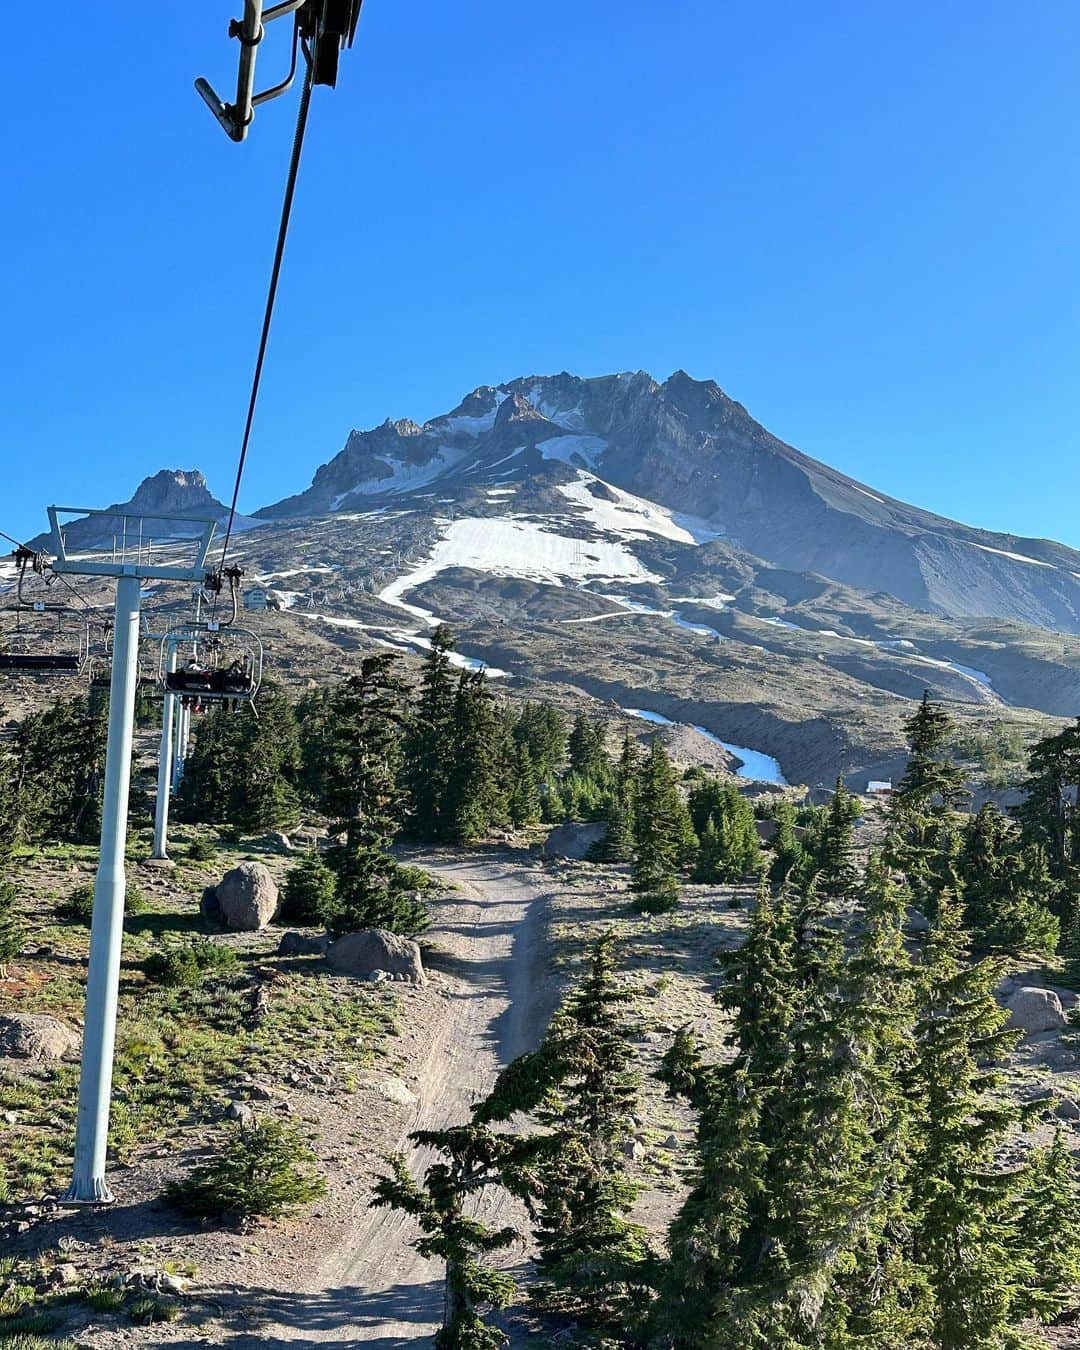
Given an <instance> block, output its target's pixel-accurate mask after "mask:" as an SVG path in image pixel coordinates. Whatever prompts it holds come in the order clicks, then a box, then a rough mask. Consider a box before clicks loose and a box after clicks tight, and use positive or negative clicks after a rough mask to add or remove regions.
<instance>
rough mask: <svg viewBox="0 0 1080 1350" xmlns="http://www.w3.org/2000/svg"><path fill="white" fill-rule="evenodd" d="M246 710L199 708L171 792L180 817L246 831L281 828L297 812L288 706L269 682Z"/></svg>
mask: <svg viewBox="0 0 1080 1350" xmlns="http://www.w3.org/2000/svg"><path fill="white" fill-rule="evenodd" d="M255 706H256V710H257V714H258V715H257V716H256V713H255V712H254V711H252V709H250V708H244V709H241V710H240V711H239V712H234V711H233V710H231V709H229V708H225V707H219V708H217V709H216V710H215V711H213V712H210V713H205V714H204V715H203V716H202V717H201V718H200V719H199V722H198V725H197V727H196V729H195V737H194V744H193V746H192V749H191V752H190V754H189V756H188V761H187V764H186V765H185V769H184V778H183V781H182V783H181V785H180V792H179V794H178V797H177V809H178V814H179V815H180V817H181V819H184V820H191V821H202V822H205V823H207V824H217V825H226V824H227V825H233V826H235V827H236V828H237V829H239V830H243V831H246V832H248V833H252V834H254V833H258V832H259V831H261V830H271V829H281V828H288V826H290V825H294V824H295V823H296V820H297V818H298V816H299V795H298V793H297V790H296V787H295V780H296V778H297V776H298V773H299V770H300V738H299V732H298V729H297V725H296V717H295V714H294V712H293V709H292V706H291V705H290V703H289V701H288V699H287V698H286V696H285V694H284V693H283V692H282V690H281V689H280V688H279V687H278V686H277V685H275V684H274V683H273V682H272V681H269V680H266V681H264V682H263V685H262V688H261V689H260V690H259V693H258V696H257V698H256V705H255Z"/></svg>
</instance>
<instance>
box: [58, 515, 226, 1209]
mask: <svg viewBox="0 0 1080 1350" xmlns="http://www.w3.org/2000/svg"><path fill="white" fill-rule="evenodd" d="M61 513H63V514H67V515H90V516H95V515H96V516H103V515H106V514H108V513H107V512H104V511H83V510H80V509H79V508H76V507H66V506H59V507H58V506H50V507H49V521H50V523H51V525H52V536H53V537H52V551H53V553H54V554H55V555H56V562H55V563H54V564H53V568H54V570H55V571H56V572H58V573H60V574H65V573H66V574H76V575H82V576H99V577H115V578H116V627H115V630H114V635H113V663H112V683H111V686H110V692H109V734H108V743H107V749H106V758H105V802H104V808H103V811H102V819H101V854H100V859H99V862H98V870H97V879H96V881H95V884H94V914H93V919H92V921H91V925H90V964H89V968H88V971H87V984H86V1021H85V1024H84V1029H83V1049H82V1072H81V1075H80V1079H79V1112H78V1119H77V1123H76V1127H75V1172H74V1177H73V1180H72V1184H71V1187H70V1189H69V1190H68V1192H67V1194H66V1195H65V1197H64V1202H65V1203H66V1204H69V1205H100V1204H108V1203H109V1202H111V1201H112V1200H113V1198H114V1197H113V1194H112V1192H111V1191H110V1189H109V1186H108V1183H107V1181H106V1180H105V1162H106V1153H107V1149H108V1139H109V1107H110V1104H111V1100H110V1099H111V1094H112V1073H113V1051H114V1047H115V1042H116V1008H117V998H118V993H119V985H120V948H121V943H122V941H123V936H124V893H125V890H126V883H127V878H126V874H125V869H124V851H125V847H126V844H127V814H128V794H129V790H130V787H131V743H132V733H133V729H134V725H135V689H136V685H137V683H138V656H139V607H140V597H141V592H142V584H143V582H144V581H146V580H149V579H155V580H161V581H192V580H198V579H200V578H201V577H202V576H203V575H204V569H205V566H206V558H207V554H208V553H209V551H210V541H211V540H212V538H213V535H214V526H215V522H214V521H212V520H207V519H205V518H204V517H197V518H196V517H190V516H160V517H159V516H154V517H153V519H154V520H155V521H157V520H169V521H178V520H181V521H184V520H186V521H189V522H190V524H191V525H192V527H193V532H195V531H196V530H197V531H198V533H199V538H198V540H197V541H193V540H188V541H187V543H188V544H189V545H190V546H191V547H192V548H193V549H194V551H195V554H196V556H195V559H194V561H193V562H192V563H189V564H188V566H186V567H185V566H179V567H178V566H175V565H155V564H152V563H151V561H150V557H149V551H148V550H147V552H146V556H145V557H144V550H143V547H142V544H141V543H140V544H139V545H138V546H137V547H133V548H132V551H131V554H130V557H129V555H128V553H127V549H126V547H125V548H123V549H122V550H121V551H120V553H119V554H117V553H116V552H115V550H114V551H113V552H112V553H111V555H110V556H109V557H108V559H107V560H106V559H105V558H101V559H98V558H94V557H85V556H82V555H80V557H78V558H69V557H68V555H67V549H66V547H65V543H64V534H63V529H62V527H61V525H60V521H59V516H60V514H61ZM128 519H131V520H139V522H140V528H139V530H138V532H137V535H136V532H135V531H134V530H128V529H127V521H128ZM144 519H145V518H144V517H138V516H131V517H126V518H125V521H124V525H125V528H124V534H123V537H124V538H125V539H127V538H135V537H137V538H138V539H140V540H141V539H142V538H143V537H144V535H143V530H142V528H141V526H142V522H143V520H144Z"/></svg>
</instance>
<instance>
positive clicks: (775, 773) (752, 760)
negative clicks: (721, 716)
mask: <svg viewBox="0 0 1080 1350" xmlns="http://www.w3.org/2000/svg"><path fill="white" fill-rule="evenodd" d="M623 712H624V713H626V714H627V715H628V716H629V717H637V718H639V719H640V720H641V721H643V722H652V723H653V724H654V725H655V726H661V727H674V726H678V725H679V724H678V723H677V722H673V721H672V720H671V718H670V717H665V716H664V714H663V713H658V712H651V711H650V710H649V709H648V708H624V709H623ZM688 725H689V726H690V728H691V730H693V731H696V732H697V733H698V734H699V735H701V736H704V737H705V739H706V740H707V741H712V742H713V744H714V745H719V746H722V747H723V749H725V750H726V751H727V752H728V754H729V755H734V756H735V758H736V759H737V760H738V761H739V765H738V767H737V768H736V770H735V773H736V776H737V777H739V778H746V779H748V780H751V781H753V782H755V783H776V784H777V786H779V787H787V785H788V781H787V779H786V778H785V777H784V775H783V774H782V773H781V772H780V761H779V760H776V759H773V757H772V755H766V754H765V753H764V752H763V751H761V750H750V749H748V748H747V747H746V746H745V745H732V744H731V743H730V742H729V741H722V740H721V739H720V737H719V736H714V735H713V733H712V732H711V731H707V730H706V729H705V728H704V727H699V726H698V725H697V723H695V722H691V723H689V724H688Z"/></svg>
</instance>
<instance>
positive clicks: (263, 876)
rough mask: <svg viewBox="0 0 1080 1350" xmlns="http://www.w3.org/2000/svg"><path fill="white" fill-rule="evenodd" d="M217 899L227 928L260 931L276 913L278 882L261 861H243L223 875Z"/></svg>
mask: <svg viewBox="0 0 1080 1350" xmlns="http://www.w3.org/2000/svg"><path fill="white" fill-rule="evenodd" d="M214 899H215V901H216V902H217V907H218V910H219V911H220V913H221V918H222V922H223V923H224V924H225V925H226V926H227V927H228V928H235V929H237V930H238V931H240V932H243V933H257V932H259V931H260V930H261V929H263V928H265V927H266V925H267V924H268V923H269V922H270V920H271V919H272V918H273V917H274V915H275V914H276V913H277V910H278V888H277V882H276V881H275V880H274V878H273V876H272V875H271V873H270V869H269V868H267V867H265V866H264V865H263V864H262V863H257V862H243V863H241V864H240V865H239V867H234V868H232V869H231V870H230V871H228V872H226V873H225V875H224V876H223V877H222V878H221V880H220V881H219V882H218V884H217V885H216V886H215V887H214Z"/></svg>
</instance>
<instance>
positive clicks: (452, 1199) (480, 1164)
mask: <svg viewBox="0 0 1080 1350" xmlns="http://www.w3.org/2000/svg"><path fill="white" fill-rule="evenodd" d="M410 1139H411V1141H412V1142H413V1143H414V1144H416V1145H417V1146H419V1147H422V1148H427V1149H433V1150H435V1151H436V1152H438V1153H439V1154H441V1155H442V1158H443V1159H444V1161H439V1162H435V1163H432V1164H431V1166H429V1167H428V1168H427V1170H426V1172H425V1175H424V1179H423V1182H422V1183H419V1182H417V1181H416V1180H415V1179H414V1178H413V1176H412V1174H411V1173H410V1171H409V1169H408V1166H407V1164H406V1163H405V1160H404V1159H403V1158H402V1157H400V1156H398V1157H396V1158H394V1159H392V1160H391V1166H392V1169H393V1171H392V1174H391V1175H390V1176H388V1177H382V1178H380V1179H379V1181H378V1182H377V1184H376V1186H375V1199H374V1200H373V1201H372V1204H373V1206H374V1207H376V1208H379V1207H380V1206H381V1207H387V1208H393V1209H399V1210H402V1211H403V1212H404V1213H405V1214H408V1215H410V1216H411V1217H412V1218H413V1219H414V1220H415V1221H416V1223H417V1224H418V1226H419V1228H420V1232H421V1236H420V1237H419V1238H418V1239H417V1240H416V1242H415V1243H414V1246H415V1247H416V1250H417V1252H419V1254H420V1255H421V1256H422V1257H424V1258H425V1259H431V1258H436V1259H438V1260H441V1261H443V1262H444V1263H445V1265H446V1277H445V1290H446V1292H445V1298H444V1315H443V1325H442V1329H441V1330H440V1331H439V1333H438V1335H437V1336H436V1337H435V1345H436V1347H437V1350H498V1348H499V1347H500V1346H503V1345H505V1344H506V1343H507V1338H506V1336H504V1335H503V1333H502V1332H501V1331H499V1330H498V1329H497V1328H496V1327H493V1326H491V1325H490V1323H489V1322H487V1321H486V1320H485V1318H486V1316H487V1314H488V1312H489V1310H498V1309H500V1308H505V1307H506V1306H507V1305H508V1304H509V1302H510V1300H511V1299H512V1298H513V1295H514V1282H513V1280H512V1279H511V1278H510V1276H509V1275H506V1274H505V1273H504V1272H502V1271H501V1270H497V1269H495V1268H493V1267H491V1266H489V1265H487V1264H485V1261H484V1258H485V1257H487V1256H490V1255H491V1254H492V1253H493V1252H497V1251H501V1250H502V1249H504V1248H506V1247H509V1246H510V1245H511V1243H513V1242H514V1241H515V1239H516V1238H517V1234H516V1232H515V1231H514V1230H513V1229H512V1228H495V1229H493V1228H491V1227H489V1226H488V1225H487V1224H485V1223H484V1222H483V1220H482V1219H479V1218H477V1217H474V1216H472V1215H470V1214H468V1213H467V1212H466V1205H467V1204H468V1202H469V1201H470V1200H473V1199H474V1198H475V1197H477V1196H479V1195H480V1194H481V1193H482V1192H483V1191H484V1190H485V1189H486V1188H487V1187H489V1186H491V1185H493V1184H495V1183H496V1182H497V1181H498V1180H499V1176H500V1170H501V1169H502V1168H503V1167H504V1166H506V1165H507V1164H508V1159H509V1155H510V1154H511V1153H512V1151H513V1150H514V1148H515V1144H516V1141H515V1140H514V1137H513V1136H512V1135H499V1134H493V1133H492V1132H491V1131H489V1130H487V1129H485V1128H484V1127H482V1126H478V1125H468V1126H461V1127H458V1128H455V1129H449V1130H438V1131H418V1132H417V1133H415V1134H413V1135H410Z"/></svg>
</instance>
